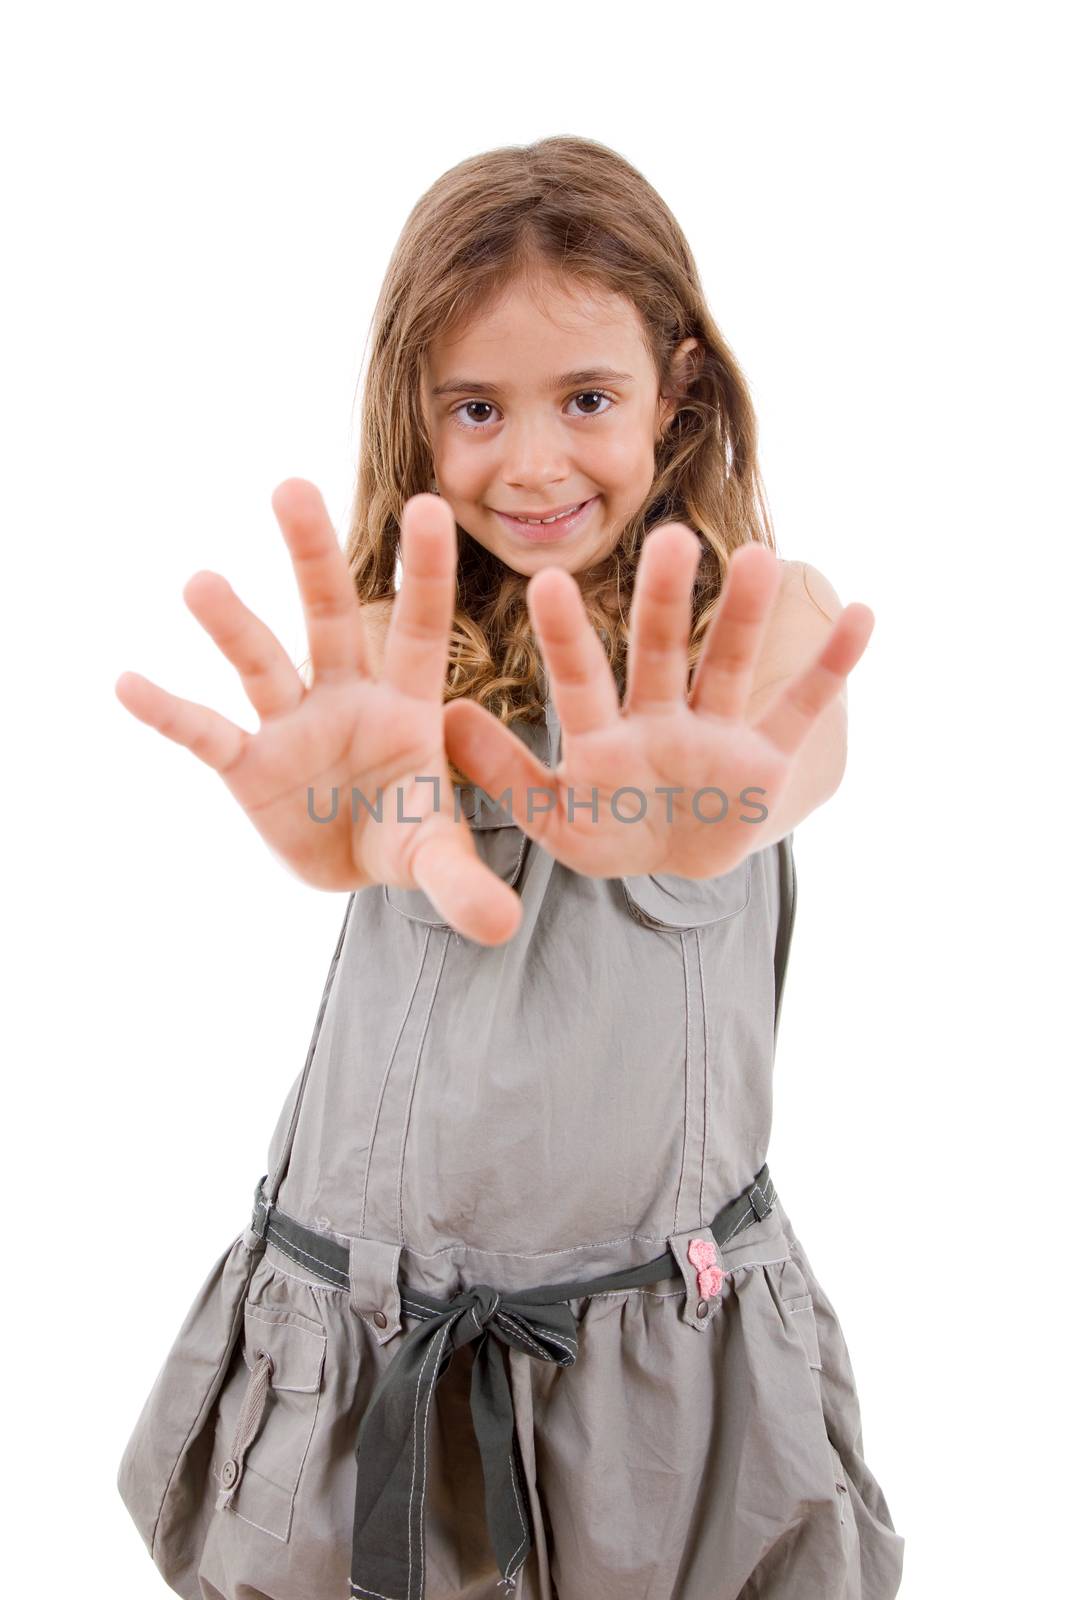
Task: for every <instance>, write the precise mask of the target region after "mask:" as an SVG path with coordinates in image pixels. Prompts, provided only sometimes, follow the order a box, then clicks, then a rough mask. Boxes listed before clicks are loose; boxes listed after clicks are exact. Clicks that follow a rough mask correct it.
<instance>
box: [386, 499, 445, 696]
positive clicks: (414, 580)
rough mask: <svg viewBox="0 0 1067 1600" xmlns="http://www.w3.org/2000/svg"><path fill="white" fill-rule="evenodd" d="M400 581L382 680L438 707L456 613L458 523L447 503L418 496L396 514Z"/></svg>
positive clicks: (390, 625) (390, 623) (387, 635)
mask: <svg viewBox="0 0 1067 1600" xmlns="http://www.w3.org/2000/svg"><path fill="white" fill-rule="evenodd" d="M400 559H401V562H402V563H403V568H404V571H403V577H402V579H401V583H400V588H399V589H398V591H397V596H396V599H395V600H394V601H393V605H392V612H391V615H390V618H389V628H388V631H387V633H386V636H385V649H384V652H383V654H382V677H383V678H384V679H386V680H387V681H388V682H389V683H391V684H392V685H393V686H394V688H397V689H399V690H401V692H402V693H404V694H409V695H412V696H413V697H414V698H415V699H417V700H430V701H432V702H434V703H435V704H437V705H440V703H441V699H442V695H443V691H444V681H445V670H446V668H447V666H448V646H449V636H450V634H451V631H452V617H453V614H454V612H455V609H456V522H455V518H454V517H453V515H452V508H451V506H450V505H449V504H448V501H447V500H444V499H442V498H441V496H440V495H436V494H416V495H412V497H411V499H410V500H408V501H407V502H406V503H405V505H404V509H403V511H402V512H401V515H400Z"/></svg>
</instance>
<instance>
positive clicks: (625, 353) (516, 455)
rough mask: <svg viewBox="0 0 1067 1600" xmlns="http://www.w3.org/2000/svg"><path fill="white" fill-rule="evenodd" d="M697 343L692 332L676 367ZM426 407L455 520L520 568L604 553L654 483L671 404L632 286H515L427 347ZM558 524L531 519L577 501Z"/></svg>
mask: <svg viewBox="0 0 1067 1600" xmlns="http://www.w3.org/2000/svg"><path fill="white" fill-rule="evenodd" d="M697 343H698V341H697V340H696V339H686V340H685V341H684V342H683V343H682V344H681V345H679V347H678V350H677V351H676V352H675V357H674V360H675V365H676V368H677V367H678V364H679V363H681V362H682V361H684V357H685V355H686V353H687V352H688V351H689V350H690V349H692V348H693V346H695V345H696V344H697ZM422 405H423V414H424V416H425V418H426V421H427V426H428V428H429V433H430V440H431V444H432V448H433V458H434V473H435V476H436V478H437V488H438V491H439V493H440V494H441V495H442V497H443V498H444V499H445V500H447V501H448V504H449V506H450V507H451V509H452V512H453V515H454V516H455V519H456V521H457V523H458V524H459V525H460V527H462V528H465V529H466V530H467V532H468V533H469V534H470V535H471V537H472V538H473V539H477V541H478V543H479V544H481V545H484V546H485V548H486V549H487V550H491V551H492V552H493V554H494V555H496V556H498V557H499V559H500V560H501V561H503V562H505V563H506V564H507V565H508V566H509V567H511V568H512V569H513V570H514V571H515V572H523V573H526V574H527V575H529V576H532V575H533V574H534V573H535V572H537V571H538V570H539V569H540V568H541V567H547V566H559V567H563V568H564V569H565V570H566V571H568V572H572V573H575V572H580V571H582V570H583V569H585V568H587V567H591V566H593V565H594V564H595V563H596V562H598V561H600V560H602V559H603V557H604V556H605V555H607V554H608V552H609V551H610V550H611V549H612V548H613V546H614V545H615V543H616V541H617V540H618V538H619V535H620V534H621V532H622V530H623V528H624V526H625V525H626V523H627V521H628V520H629V519H630V517H632V516H633V515H634V513H635V512H637V511H638V510H639V509H640V507H641V505H642V503H643V501H644V499H645V497H646V495H647V493H648V491H649V489H650V487H651V485H652V481H653V477H654V472H655V462H654V449H655V444H656V439H657V437H658V435H659V432H660V431H661V430H662V429H663V428H664V427H665V426H666V424H667V423H668V422H669V420H670V417H671V415H672V413H673V411H674V405H673V404H672V403H671V402H669V401H667V400H664V399H663V398H662V397H661V396H660V393H659V385H658V383H657V380H656V371H655V368H654V367H653V365H652V361H651V359H650V357H649V354H648V351H647V349H646V348H645V344H644V340H643V338H642V332H641V323H640V319H639V317H638V314H637V311H636V309H635V308H634V306H633V304H632V302H631V301H629V300H628V299H626V298H625V296H622V295H617V294H607V293H603V294H600V295H593V294H591V293H589V292H587V291H585V290H583V289H580V288H578V287H575V289H574V290H573V291H570V292H567V291H565V290H563V289H562V288H561V287H559V285H558V283H557V281H556V280H555V279H544V280H542V281H541V282H540V283H539V284H538V286H537V293H536V297H535V296H534V295H532V294H531V292H530V290H529V288H528V287H526V286H525V285H520V284H516V285H514V286H513V287H512V288H511V289H510V290H509V291H508V292H507V293H506V294H505V295H504V296H503V297H502V299H501V300H500V301H499V303H498V304H497V305H495V306H494V307H493V309H492V310H490V311H487V312H486V313H485V314H484V315H482V316H480V317H478V318H477V319H475V320H474V321H473V322H472V323H471V324H470V325H469V326H468V327H467V328H466V329H465V330H463V332H462V333H461V334H460V335H458V336H456V337H453V338H451V339H449V340H447V341H445V340H435V341H434V343H433V344H432V345H431V347H430V351H429V359H428V361H427V365H426V371H425V372H424V374H423V379H422ZM572 507H578V508H579V509H578V511H577V512H576V513H575V514H574V515H570V516H564V517H563V518H562V519H561V520H560V521H558V522H555V523H541V524H540V525H538V524H536V523H533V524H531V523H529V522H523V521H520V520H518V519H519V518H520V517H526V518H546V517H551V516H552V515H553V513H556V512H560V511H563V512H569V511H570V510H571V508H572Z"/></svg>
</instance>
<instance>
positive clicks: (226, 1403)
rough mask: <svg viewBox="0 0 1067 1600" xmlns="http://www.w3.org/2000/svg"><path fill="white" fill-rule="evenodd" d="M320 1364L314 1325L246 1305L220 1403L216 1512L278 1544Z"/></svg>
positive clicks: (319, 1332) (287, 1525)
mask: <svg viewBox="0 0 1067 1600" xmlns="http://www.w3.org/2000/svg"><path fill="white" fill-rule="evenodd" d="M325 1358H326V1329H325V1328H324V1327H323V1325H322V1324H321V1323H319V1322H314V1321H313V1320H312V1319H311V1318H310V1317H305V1316H301V1315H300V1313H299V1312H296V1311H290V1310H282V1309H280V1308H277V1307H272V1306H269V1305H267V1304H265V1303H262V1302H259V1301H251V1300H250V1301H248V1302H247V1304H246V1305H245V1312H244V1333H243V1337H242V1340H241V1358H240V1359H239V1360H235V1362H234V1367H233V1371H232V1372H231V1374H230V1375H229V1378H228V1380H227V1383H226V1386H225V1388H224V1389H223V1391H222V1396H221V1399H220V1402H219V1413H218V1419H217V1424H216V1428H215V1449H214V1455H213V1460H212V1472H213V1473H214V1476H215V1480H216V1483H217V1485H218V1495H217V1498H216V1501H215V1508H216V1510H217V1511H220V1512H224V1513H226V1512H232V1513H233V1514H234V1515H236V1516H238V1517H241V1518H242V1519H243V1520H244V1521H245V1522H250V1523H252V1525H253V1526H254V1527H257V1528H260V1529H262V1531H263V1532H264V1533H270V1534H273V1535H274V1537H275V1538H276V1539H281V1540H283V1541H287V1540H288V1538H289V1534H290V1530H291V1528H292V1519H293V1504H294V1501H295V1499H296V1491H297V1488H298V1487H299V1484H300V1475H301V1472H302V1471H303V1467H304V1460H305V1457H306V1456H307V1452H308V1447H309V1445H310V1444H311V1437H312V1434H313V1433H314V1431H315V1420H316V1417H317V1415H318V1409H319V1398H320V1395H321V1393H322V1375H323V1367H324V1363H325Z"/></svg>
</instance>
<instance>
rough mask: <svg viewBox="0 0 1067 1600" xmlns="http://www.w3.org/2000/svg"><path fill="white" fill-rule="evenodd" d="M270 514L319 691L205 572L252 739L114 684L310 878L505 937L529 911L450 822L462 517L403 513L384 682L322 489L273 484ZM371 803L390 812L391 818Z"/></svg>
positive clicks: (209, 616) (424, 507) (199, 613)
mask: <svg viewBox="0 0 1067 1600" xmlns="http://www.w3.org/2000/svg"><path fill="white" fill-rule="evenodd" d="M272 505H273V507H274V511H275V515H276V516H277V519H278V522H279V524H280V526H281V529H282V533H283V535H284V538H285V541H286V544H287V546H288V548H289V553H290V556H291V558H292V562H293V567H294V570H295V573H296V579H297V586H298V588H299V592H300V597H301V602H302V604H303V609H304V614H305V618H306V621H307V633H308V646H309V651H310V657H311V663H312V668H313V681H312V683H311V685H310V687H309V686H307V685H306V684H304V682H303V681H302V680H301V678H300V675H299V673H298V672H297V670H296V668H295V666H294V665H293V663H292V662H291V661H290V659H289V657H288V656H287V654H286V652H285V651H284V649H283V648H282V646H281V644H280V643H279V641H278V639H277V638H276V637H275V635H274V634H273V633H272V632H271V630H270V629H269V628H268V627H267V626H266V624H265V623H264V622H262V621H261V620H260V619H259V618H258V617H257V616H255V615H254V614H253V612H251V611H250V610H249V609H248V608H247V607H246V606H245V605H244V604H243V603H242V602H241V601H240V600H239V599H238V597H237V595H236V594H235V593H234V592H233V590H232V589H231V588H230V586H229V584H228V583H227V582H226V580H225V579H224V578H222V577H220V576H219V575H218V574H217V573H212V572H201V573H197V574H196V576H195V577H194V578H191V579H190V581H189V583H188V584H187V585H186V588H185V591H184V594H185V600H186V603H187V605H188V606H189V609H190V610H191V611H192V613H193V615H194V616H195V617H196V619H197V621H198V622H200V624H201V625H202V626H203V627H204V628H205V629H206V630H207V632H208V633H209V634H210V635H211V637H212V639H213V640H214V641H215V643H216V644H217V645H218V647H219V649H220V650H221V651H222V653H223V655H224V656H225V657H226V658H227V660H228V661H230V662H231V663H232V664H233V665H234V666H235V667H236V668H237V671H238V672H239V674H240V676H241V681H242V683H243V685H244V688H245V691H246V693H247V694H248V698H249V700H250V701H251V703H252V705H253V707H254V708H255V710H256V712H257V714H258V716H259V719H260V726H259V729H258V730H257V732H255V733H248V732H246V731H245V730H244V729H243V728H239V727H237V726H236V725H235V724H234V723H232V722H230V721H229V720H228V719H227V718H226V717H224V716H221V715H220V714H219V713H218V712H216V711H213V710H211V709H210V708H209V707H207V706H202V705H197V704H195V703H194V702H192V701H190V700H183V699H180V698H179V697H178V696H176V695H172V694H170V693H168V692H167V690H165V689H162V688H160V687H159V686H158V685H157V684H154V683H152V682H151V681H150V680H149V679H147V678H144V677H142V676H141V675H140V674H138V673H130V672H128V673H123V674H122V675H121V677H120V678H119V679H118V681H117V682H116V685H115V692H116V694H117V696H118V698H119V700H120V701H121V703H122V704H123V705H124V706H125V707H126V708H127V710H128V711H130V712H132V714H133V715H134V716H136V717H137V718H139V719H140V721H142V722H145V723H148V724H149V725H150V726H151V727H154V728H156V729H157V731H158V732H160V733H162V734H163V735H165V737H166V738H168V739H172V740H174V741H175V742H176V743H178V744H182V745H184V746H185V747H186V748H187V749H188V750H191V751H192V753H193V754H194V755H195V756H197V757H198V758H199V759H200V760H201V761H203V762H205V763H206V764H207V765H208V766H210V767H212V768H214V770H215V771H216V772H217V773H218V774H219V776H220V777H221V778H222V780H223V782H224V783H225V784H226V786H227V788H228V789H229V790H230V793H231V794H232V795H233V796H234V798H235V799H236V800H237V801H238V803H239V804H240V805H241V806H243V808H244V810H245V811H246V812H247V814H248V816H249V819H250V820H251V822H252V824H253V826H254V827H255V828H256V829H257V830H258V832H259V833H260V834H261V835H262V837H263V838H264V840H266V842H267V844H268V845H269V846H270V848H271V849H272V850H273V851H274V852H275V853H276V854H277V855H278V856H280V857H281V858H282V860H283V861H285V862H286V863H287V864H288V865H289V866H290V867H291V868H292V869H293V871H295V872H296V874H297V875H298V876H299V877H300V878H302V879H304V880H305V881H306V882H307V883H310V884H312V885H314V886H315V887H317V888H320V889H338V890H353V889H358V888H361V887H362V886H364V885H365V884H370V883H388V884H392V885H395V886H396V887H398V888H419V889H421V890H423V892H424V893H425V894H426V895H428V896H429V898H430V900H431V901H432V902H433V904H434V905H435V906H436V907H437V909H438V910H439V911H440V913H441V915H442V916H443V917H445V919H446V920H447V921H448V922H450V923H451V924H452V926H453V927H455V928H456V929H457V931H458V932H460V933H462V934H465V935H466V936H468V937H470V938H472V939H475V940H477V941H478V942H479V943H483V944H499V943H502V942H504V941H505V940H507V939H509V938H510V937H511V935H512V934H513V933H514V932H515V930H516V929H517V927H518V925H519V922H520V920H521V915H522V911H521V903H520V901H519V899H518V896H517V895H516V894H515V892H514V891H513V890H512V889H511V888H509V887H508V886H507V885H506V884H505V883H504V882H503V881H502V880H501V879H500V878H499V877H498V876H497V875H496V873H495V872H493V870H492V868H491V867H489V866H488V865H487V864H486V863H485V862H483V861H482V860H481V858H480V856H479V855H478V852H477V850H476V848H475V844H474V840H473V838H472V836H471V833H470V830H469V828H468V826H467V823H466V821H465V820H464V819H463V818H462V817H460V818H459V819H458V820H457V819H456V818H455V816H454V808H453V795H452V787H451V778H450V775H449V767H448V759H447V755H446V752H445V746H444V724H443V685H444V675H445V670H446V666H447V661H448V643H449V635H450V631H451V626H452V616H453V611H454V607H455V590H456V571H455V569H456V528H455V520H454V518H453V516H452V512H451V510H450V509H449V507H448V505H447V503H446V502H445V501H444V500H443V499H441V498H440V497H439V496H437V495H430V494H422V495H415V496H414V497H413V498H412V499H410V500H408V501H407V503H406V504H405V506H404V510H403V513H402V517H401V551H402V560H403V567H404V576H403V583H402V585H401V588H400V590H399V592H398V595H397V598H396V601H395V603H394V605H393V608H392V615H391V617H390V624H389V631H388V634H387V636H386V642H385V654H384V659H383V663H382V671H381V675H380V676H379V677H377V678H375V677H374V676H373V674H372V672H371V668H370V663H369V656H368V648H367V639H366V634H365V631H364V624H363V621H362V619H361V617H360V607H359V603H358V600H357V598H356V595H355V592H354V588H353V584H352V580H351V577H350V575H349V572H348V570H347V567H346V564H345V560H344V557H343V555H342V552H341V550H340V547H339V545H338V543H337V538H336V535H335V533H334V530H333V527H332V526H331V524H330V520H329V516H328V514H327V511H326V507H325V505H324V504H323V500H322V496H321V495H320V494H319V492H318V490H317V489H316V488H315V486H314V485H313V484H310V483H306V482H305V481H303V480H302V479H299V478H292V479H288V480H287V481H286V482H285V483H283V484H281V485H279V487H278V488H277V489H276V490H275V492H274V495H273V497H272ZM435 780H436V781H435ZM309 790H310V791H311V794H310V796H309ZM335 790H336V791H337V793H336V796H335V795H334V791H335ZM353 790H358V791H360V793H361V794H362V795H363V796H365V797H366V803H363V802H361V801H360V800H359V798H358V796H357V798H356V802H355V804H353ZM379 791H380V794H379ZM335 800H336V804H335V803H334V802H335ZM379 802H380V803H379ZM370 807H374V808H375V809H376V810H379V809H380V813H381V820H378V819H377V818H376V817H375V815H374V813H373V811H372V810H371V809H370ZM312 812H313V813H314V817H315V818H319V819H325V820H314V819H313V816H312ZM412 819H415V820H412Z"/></svg>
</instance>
